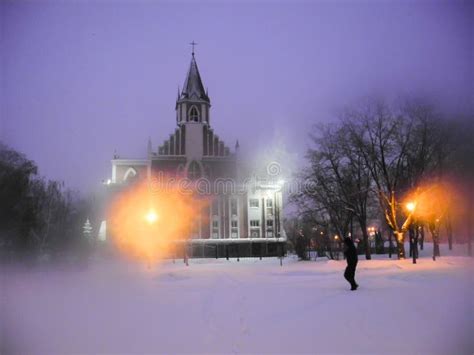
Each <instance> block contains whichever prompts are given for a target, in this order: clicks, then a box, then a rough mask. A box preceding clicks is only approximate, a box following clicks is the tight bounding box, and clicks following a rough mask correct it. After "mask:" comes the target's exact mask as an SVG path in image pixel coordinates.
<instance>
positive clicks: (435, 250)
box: [430, 227, 440, 261]
mask: <svg viewBox="0 0 474 355" xmlns="http://www.w3.org/2000/svg"><path fill="white" fill-rule="evenodd" d="M430 229H431V236H432V238H433V260H434V261H435V260H436V257H437V256H440V252H439V235H438V231H437V230H436V227H434V228H430Z"/></svg>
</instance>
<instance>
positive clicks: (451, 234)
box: [446, 216, 453, 250]
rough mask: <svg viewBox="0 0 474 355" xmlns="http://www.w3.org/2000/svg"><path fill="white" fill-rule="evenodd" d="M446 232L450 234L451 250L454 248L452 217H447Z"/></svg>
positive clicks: (449, 244)
mask: <svg viewBox="0 0 474 355" xmlns="http://www.w3.org/2000/svg"><path fill="white" fill-rule="evenodd" d="M446 233H447V234H448V246H449V250H453V227H452V225H451V218H449V216H448V218H447V219H446Z"/></svg>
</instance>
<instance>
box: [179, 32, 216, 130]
mask: <svg viewBox="0 0 474 355" xmlns="http://www.w3.org/2000/svg"><path fill="white" fill-rule="evenodd" d="M191 45H192V46H193V52H192V55H191V63H190V65H189V69H188V73H187V75H186V79H185V80H184V85H183V89H182V90H181V91H179V90H178V99H177V100H176V118H177V123H178V125H182V124H184V123H187V122H190V123H203V124H207V125H209V109H210V107H211V100H210V99H209V96H208V95H207V90H204V85H203V83H202V79H201V75H200V74H199V69H198V66H197V63H196V57H195V55H194V46H195V45H196V43H194V41H193V42H192V43H191Z"/></svg>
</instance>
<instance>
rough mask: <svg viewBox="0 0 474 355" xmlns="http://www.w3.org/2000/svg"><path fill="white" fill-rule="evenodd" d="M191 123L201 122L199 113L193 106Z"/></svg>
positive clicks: (190, 116)
mask: <svg viewBox="0 0 474 355" xmlns="http://www.w3.org/2000/svg"><path fill="white" fill-rule="evenodd" d="M188 118H189V121H191V122H199V111H198V109H197V108H196V106H191V109H190V110H189V115H188Z"/></svg>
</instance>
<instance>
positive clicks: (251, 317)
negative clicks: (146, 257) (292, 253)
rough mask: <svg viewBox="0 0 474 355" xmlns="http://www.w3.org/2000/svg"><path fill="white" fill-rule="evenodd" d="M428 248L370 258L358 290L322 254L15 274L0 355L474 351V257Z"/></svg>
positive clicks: (8, 275)
mask: <svg viewBox="0 0 474 355" xmlns="http://www.w3.org/2000/svg"><path fill="white" fill-rule="evenodd" d="M429 253H430V250H426V251H424V252H422V255H425V256H424V257H423V258H421V259H420V260H418V264H417V265H413V264H412V263H411V260H403V261H397V260H390V259H388V258H387V256H376V260H372V261H366V260H363V259H362V258H361V260H360V262H359V266H358V272H357V275H356V278H357V281H358V282H359V284H360V289H359V290H357V291H355V292H351V291H349V285H348V284H347V283H346V281H345V280H344V279H343V278H342V273H343V270H344V267H345V261H344V260H341V261H328V260H327V259H323V258H321V259H319V260H318V261H316V262H314V261H311V262H298V261H296V260H295V259H294V258H291V257H290V258H285V259H284V260H283V266H280V263H279V260H278V259H276V258H272V259H264V260H262V261H261V260H258V259H242V260H241V261H240V262H237V261H236V260H235V259H234V260H230V261H226V260H213V259H205V260H191V261H190V266H189V267H186V266H185V265H184V264H183V263H182V261H177V262H176V264H173V263H172V262H170V261H167V262H164V263H162V264H160V265H155V266H153V268H152V269H148V268H147V266H146V265H144V264H143V263H138V262H136V263H134V262H118V261H111V260H107V261H104V260H102V261H96V262H94V263H90V264H89V265H88V267H87V268H85V269H82V270H77V269H76V270H71V268H65V269H62V270H59V269H55V270H48V269H42V270H32V271H31V270H30V271H19V270H11V269H9V270H4V271H3V273H2V285H1V288H2V293H1V297H2V298H1V304H0V306H1V307H2V308H1V313H0V322H1V324H0V325H1V328H0V329H1V336H2V337H1V338H0V339H1V341H2V344H0V345H1V346H0V353H1V352H2V350H3V352H4V353H10V352H11V353H21V354H26V353H32V354H36V353H44V354H53V353H54V354H66V353H86V354H98V353H127V354H131V353H134V354H136V353H166V354H177V353H257V354H261V353H287V354H295V353H346V354H347V353H354V352H356V353H372V354H381V353H416V354H425V353H444V354H472V353H473V352H474V341H473V338H474V327H473V310H474V307H473V288H472V280H473V278H472V277H473V276H472V275H473V273H472V272H473V270H474V269H473V259H472V258H467V257H462V256H452V255H451V256H442V257H441V258H439V259H438V260H437V261H436V262H433V261H432V260H431V259H430V258H429V256H428V254H429ZM442 253H443V255H448V252H447V248H446V247H445V246H442ZM463 253H464V252H463V251H462V252H460V251H459V250H457V251H456V250H455V252H454V253H453V254H454V255H456V254H457V255H460V254H463Z"/></svg>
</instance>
